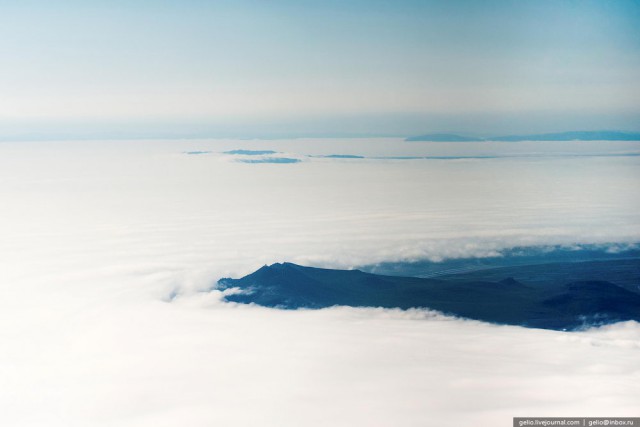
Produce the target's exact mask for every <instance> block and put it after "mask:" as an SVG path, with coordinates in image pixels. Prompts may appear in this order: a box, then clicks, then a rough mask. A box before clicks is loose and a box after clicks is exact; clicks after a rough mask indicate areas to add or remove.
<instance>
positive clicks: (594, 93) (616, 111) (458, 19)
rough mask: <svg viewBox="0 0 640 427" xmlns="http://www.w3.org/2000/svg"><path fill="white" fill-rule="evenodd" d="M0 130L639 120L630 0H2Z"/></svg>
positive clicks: (638, 9)
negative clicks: (454, 0)
mask: <svg viewBox="0 0 640 427" xmlns="http://www.w3.org/2000/svg"><path fill="white" fill-rule="evenodd" d="M0 11H1V14H0V23H1V25H0V58H1V61H2V64H3V66H2V67H1V69H0V138H3V139H11V138H12V137H20V136H25V135H26V136H28V135H31V136H39V137H47V136H56V135H57V136H62V137H74V136H76V137H86V136H92V135H93V136H96V135H97V136H100V135H102V136H115V137H136V136H216V135H217V136H260V135H264V136H274V135H275V136H281V135H285V136H286V135H294V134H298V135H332V134H362V135H410V134H415V133H422V132H433V131H456V132H462V133H464V132H467V133H476V134H478V133H479V134H481V135H491V134H501V133H527V132H551V131H563V130H592V129H622V130H639V128H638V125H637V123H639V122H640V120H639V118H640V105H639V101H638V100H639V99H640V81H639V77H638V76H640V55H639V53H640V5H639V4H638V3H637V2H634V1H617V2H605V1H583V2H578V1H535V2H534V1H530V2H518V1H487V2H470V1H457V2H440V1H407V0H400V1H383V0H374V1H359V0H356V1H348V2H341V1H323V2H311V1H284V0H281V1H272V2H260V1H233V2H232V1H213V2H207V1H196V0H190V1H173V0H167V1H154V2H151V1H144V0H138V1H128V2H125V1H82V2H80V1H70V0H66V1H65V0H62V1H59V2H55V3H54V2H44V1H30V0H27V1H21V2H8V1H0Z"/></svg>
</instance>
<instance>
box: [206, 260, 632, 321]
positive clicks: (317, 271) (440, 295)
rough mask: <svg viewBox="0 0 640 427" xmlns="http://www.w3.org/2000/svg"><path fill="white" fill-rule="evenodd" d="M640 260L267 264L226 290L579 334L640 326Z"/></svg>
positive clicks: (255, 298) (264, 299)
mask: <svg viewBox="0 0 640 427" xmlns="http://www.w3.org/2000/svg"><path fill="white" fill-rule="evenodd" d="M638 277H640V258H633V259H612V260H598V261H584V262H560V263H546V264H535V265H517V266H509V267H499V268H488V269H482V270H476V271H471V272H468V271H467V272H461V273H451V274H444V275H441V276H438V277H433V278H423V277H406V276H387V275H380V274H372V273H366V272H363V271H360V270H332V269H322V268H312V267H304V266H300V265H296V264H291V263H283V264H273V265H270V266H264V267H262V268H260V269H259V270H257V271H255V272H254V273H252V274H249V275H248V276H245V277H243V278H241V279H230V278H224V279H220V280H219V281H218V285H217V286H218V288H219V289H229V288H238V289H240V290H241V293H235V294H229V295H227V296H225V299H226V300H227V301H233V302H238V303H255V304H258V305H262V306H267V307H276V308H282V309H298V308H310V309H319V308H325V307H331V306H335V305H344V306H352V307H385V308H400V309H409V308H428V309H433V310H438V311H441V312H443V313H445V314H449V315H454V316H459V317H463V318H468V319H475V320H480V321H485V322H491V323H498V324H507V325H519V326H525V327H533V328H543V329H554V330H577V329H581V328H584V327H587V326H593V325H602V324H607V323H614V322H618V321H626V320H635V321H640V288H639V286H638Z"/></svg>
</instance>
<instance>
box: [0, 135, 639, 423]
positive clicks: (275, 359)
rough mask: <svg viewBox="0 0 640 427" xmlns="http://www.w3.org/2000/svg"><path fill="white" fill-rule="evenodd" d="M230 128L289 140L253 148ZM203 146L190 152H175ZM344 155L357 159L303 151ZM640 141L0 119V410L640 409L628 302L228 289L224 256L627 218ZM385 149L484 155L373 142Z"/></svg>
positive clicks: (546, 237)
mask: <svg viewBox="0 0 640 427" xmlns="http://www.w3.org/2000/svg"><path fill="white" fill-rule="evenodd" d="M233 149H258V150H274V151H276V152H277V153H276V154H274V155H273V156H276V157H277V156H281V157H285V158H295V159H299V160H300V161H299V162H297V163H283V164H278V163H244V162H242V161H239V160H242V159H241V158H239V156H237V155H228V154H223V152H224V151H229V150H233ZM188 152H200V154H197V155H194V154H187V153H188ZM330 154H351V155H359V156H363V157H365V158H362V159H360V158H359V159H342V158H323V157H313V156H322V155H330ZM638 154H640V143H633V142H624V143H616V142H607V143H602V142H600V143H592V142H589V143H586V142H564V143H554V144H552V143H547V142H544V143H472V144H469V143H450V144H444V143H406V142H403V141H401V140H398V139H376V140H284V141H276V140H272V141H237V140H236V141H234V140H224V141H223V140H218V141H214V140H212V141H193V140H192V141H189V140H187V141H66V142H63V141H60V142H20V143H11V142H5V143H0V206H1V208H0V236H1V238H0V286H1V291H2V293H1V295H2V298H0V340H1V341H0V342H1V343H2V344H1V345H0V384H1V386H0V408H1V410H0V425H7V426H42V425H46V426H87V425H91V426H154V427H155V426H182V425H188V426H211V425H224V426H257V425H260V426H262V425H264V426H300V425H305V426H326V425H335V426H354V425H362V426H432V425H433V426H435V425H453V424H456V423H463V422H468V423H479V424H475V425H487V426H489V425H509V423H510V422H511V417H514V416H554V415H555V416H624V415H626V416H638V412H637V402H638V396H640V363H638V360H640V325H638V324H637V323H635V322H627V323H620V324H617V325H612V326H608V327H604V328H600V329H594V330H589V331H584V332H577V333H566V332H555V331H543V330H533V329H524V328H519V327H506V326H495V325H488V324H483V323H480V322H473V321H465V320H460V319H453V318H448V317H444V316H442V315H439V314H438V313H429V312H422V311H408V312H402V311H398V310H382V309H353V308H344V307H343V308H339V307H338V308H332V309H328V310H320V311H306V310H301V311H279V310H272V309H266V308H262V307H255V306H243V305H235V304H228V303H223V302H221V301H220V298H221V294H220V292H219V291H216V290H213V291H210V290H211V289H212V288H213V287H214V286H215V283H216V281H217V280H218V279H219V278H220V277H229V276H230V277H240V276H242V275H244V274H247V273H250V272H252V271H253V270H255V269H257V268H259V267H260V266H262V265H264V264H270V263H273V262H282V261H290V262H296V263H301V264H306V265H315V266H324V267H338V268H351V267H355V266H358V265H363V264H371V263H375V262H381V261H402V260H420V259H432V260H438V259H443V258H450V257H466V256H488V255H494V254H496V253H497V252H499V251H500V250H501V249H504V248H509V247H512V246H517V245H539V244H566V245H572V244H576V243H603V244H606V243H633V242H638V241H640V193H639V192H638V191H637V187H638V183H639V182H640V167H639V166H640V156H638ZM398 156H408V157H410V156H454V157H455V156H463V157H464V156H488V157H491V158H486V159H485V158H457V159H390V158H387V159H380V158H377V157H398Z"/></svg>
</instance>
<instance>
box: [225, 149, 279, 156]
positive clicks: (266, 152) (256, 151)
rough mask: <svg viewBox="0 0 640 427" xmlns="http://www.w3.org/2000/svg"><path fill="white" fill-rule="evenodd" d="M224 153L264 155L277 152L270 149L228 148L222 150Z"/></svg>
mask: <svg viewBox="0 0 640 427" xmlns="http://www.w3.org/2000/svg"><path fill="white" fill-rule="evenodd" d="M223 153H224V154H240V155H243V156H264V155H268V154H277V152H275V151H272V150H230V151H224V152H223Z"/></svg>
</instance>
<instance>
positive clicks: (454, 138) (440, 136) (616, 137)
mask: <svg viewBox="0 0 640 427" xmlns="http://www.w3.org/2000/svg"><path fill="white" fill-rule="evenodd" d="M405 141H431V142H471V141H507V142H518V141H640V132H620V131H571V132H558V133H538V134H531V135H506V136H494V137H490V138H481V137H466V136H460V135H455V134H444V133H433V134H426V135H419V136H411V137H409V138H406V139H405Z"/></svg>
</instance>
